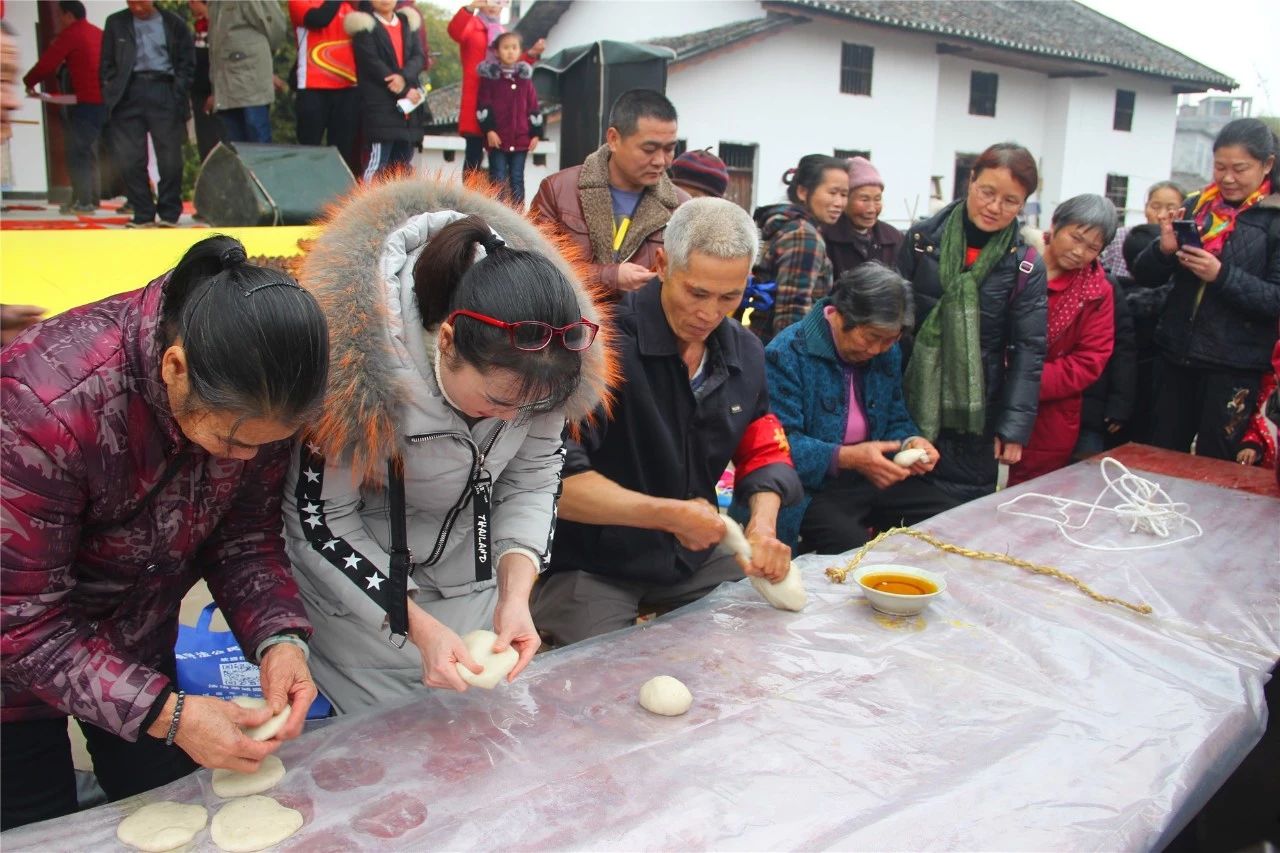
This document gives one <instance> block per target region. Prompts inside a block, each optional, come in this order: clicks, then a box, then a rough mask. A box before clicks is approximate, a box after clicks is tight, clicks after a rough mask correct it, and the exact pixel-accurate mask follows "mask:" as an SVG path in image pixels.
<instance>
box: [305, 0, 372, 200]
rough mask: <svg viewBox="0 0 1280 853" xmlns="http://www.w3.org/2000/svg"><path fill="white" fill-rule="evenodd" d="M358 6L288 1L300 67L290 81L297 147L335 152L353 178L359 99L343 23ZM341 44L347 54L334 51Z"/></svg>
mask: <svg viewBox="0 0 1280 853" xmlns="http://www.w3.org/2000/svg"><path fill="white" fill-rule="evenodd" d="M356 6H357V4H355V3H351V2H347V0H323V2H321V0H290V3H289V17H290V20H291V21H292V23H293V26H294V29H295V31H296V33H297V39H298V64H297V66H296V67H295V69H294V71H293V79H292V81H291V82H292V83H293V84H294V86H295V87H296V89H297V96H296V98H295V100H294V113H295V114H296V116H297V123H298V124H297V127H298V143H299V144H301V145H326V144H327V145H329V146H330V147H332V148H337V149H338V153H339V154H340V155H341V156H342V159H343V160H344V161H345V162H346V164H347V167H348V168H349V169H351V173H352V174H353V175H354V174H359V172H360V156H359V151H358V150H357V148H356V136H357V134H358V133H359V130H360V95H359V92H358V91H357V90H356V67H355V58H354V57H353V56H352V53H351V49H350V42H351V37H350V36H349V35H347V32H346V29H345V25H344V21H345V19H346V16H347V15H348V14H350V13H351V12H353V11H356ZM343 42H346V48H347V49H346V50H342V49H340V48H338V47H335V44H337V45H341V44H342V43H343ZM317 60H321V61H317ZM326 138H327V139H326Z"/></svg>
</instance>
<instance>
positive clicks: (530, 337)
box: [445, 310, 600, 352]
mask: <svg viewBox="0 0 1280 853" xmlns="http://www.w3.org/2000/svg"><path fill="white" fill-rule="evenodd" d="M460 316H461V317H470V318H471V319H472V320H479V321H480V322H481V323H484V324H485V325H487V326H493V327H494V328H497V329H506V331H507V334H508V335H509V336H510V338H511V346H513V347H515V348H516V349H518V350H523V351H524V352H538V351H539V350H544V349H546V348H547V346H548V345H550V343H551V339H552V338H557V337H558V338H560V343H561V345H563V346H564V348H565V349H567V350H569V351H570V352H580V351H582V350H584V349H586V348H587V347H589V346H591V343H592V342H593V341H594V340H595V339H596V332H598V331H600V327H599V326H597V325H596V324H595V323H592V322H591V321H590V320H588V319H587V318H585V317H584V318H582V319H581V320H579V321H578V322H576V323H570V324H569V325H567V326H560V327H559V328H557V327H555V326H552V325H550V324H549V323H542V322H539V321H537V320H521V321H519V322H517V323H508V322H505V321H503V320H497V319H495V318H493V317H489V316H487V315H485V314H478V313H476V312H475V311H461V310H459V311H454V312H453V313H452V314H450V315H449V316H448V318H447V319H446V320H445V322H446V323H448V324H449V325H451V326H452V325H454V320H456V319H457V318H458V317H460Z"/></svg>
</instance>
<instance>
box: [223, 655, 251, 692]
mask: <svg viewBox="0 0 1280 853" xmlns="http://www.w3.org/2000/svg"><path fill="white" fill-rule="evenodd" d="M218 670H219V672H221V674H222V686H223V687H259V686H261V685H260V682H259V680H258V668H257V667H256V666H254V665H253V664H251V663H246V662H245V661H238V662H236V663H220V664H218Z"/></svg>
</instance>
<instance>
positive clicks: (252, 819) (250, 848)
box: [209, 796, 303, 853]
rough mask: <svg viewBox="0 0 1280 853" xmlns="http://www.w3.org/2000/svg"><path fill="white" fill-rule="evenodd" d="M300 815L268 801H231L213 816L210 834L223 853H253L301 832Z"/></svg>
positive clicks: (267, 798)
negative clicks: (224, 852)
mask: <svg viewBox="0 0 1280 853" xmlns="http://www.w3.org/2000/svg"><path fill="white" fill-rule="evenodd" d="M302 824H303V819H302V812H300V811H298V810H297V809H291V808H287V807H285V806H282V805H280V804H279V803H277V802H276V801H275V800H273V799H271V798H270V797H260V796H253V797H244V798H243V799H239V800H232V801H231V802H229V803H227V804H226V805H225V806H223V807H222V808H221V809H220V810H219V811H218V813H217V814H216V815H214V816H213V821H212V823H210V824H209V834H210V835H211V836H213V843H214V844H216V845H218V847H219V848H220V849H222V850H225V851H226V853H255V851H258V850H265V849H266V848H268V847H271V846H273V845H276V844H279V843H280V842H281V841H284V840H285V839H286V838H288V837H289V836H290V835H293V834H294V833H295V832H297V831H298V830H299V829H302Z"/></svg>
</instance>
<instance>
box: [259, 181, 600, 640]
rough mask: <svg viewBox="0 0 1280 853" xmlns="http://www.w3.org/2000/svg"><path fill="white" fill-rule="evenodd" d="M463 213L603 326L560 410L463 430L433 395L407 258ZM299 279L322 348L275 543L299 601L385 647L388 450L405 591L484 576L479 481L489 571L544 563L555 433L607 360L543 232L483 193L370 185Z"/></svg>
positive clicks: (589, 405) (429, 340) (322, 239)
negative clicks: (287, 561) (485, 489)
mask: <svg viewBox="0 0 1280 853" xmlns="http://www.w3.org/2000/svg"><path fill="white" fill-rule="evenodd" d="M473 214H474V215H478V216H480V217H482V218H483V219H484V220H485V221H486V222H487V223H489V226H490V227H491V228H492V229H493V230H494V232H495V233H496V234H497V235H498V236H499V237H501V238H502V239H503V240H504V241H505V242H506V244H507V245H508V246H511V247H513V248H517V249H528V250H532V251H538V252H541V253H543V254H545V255H546V256H547V257H549V258H551V259H552V260H553V261H554V262H555V263H556V264H557V266H559V267H561V268H562V269H563V270H564V272H565V274H566V275H567V276H568V277H569V280H570V281H572V282H574V284H575V285H576V286H577V288H578V301H579V302H580V304H581V307H582V316H584V317H586V318H587V319H588V320H591V321H593V322H597V323H600V324H601V326H602V328H601V330H600V334H599V335H598V336H597V338H596V342H595V343H594V344H593V345H592V346H591V347H590V348H588V349H587V350H585V351H584V352H583V361H582V381H581V384H580V386H579V388H578V390H577V391H576V393H575V394H574V395H573V396H572V397H570V399H569V401H568V403H567V404H566V406H565V407H564V409H563V410H562V411H557V412H552V413H548V414H543V415H538V416H535V417H533V418H531V419H528V420H525V421H502V420H499V419H496V418H486V419H482V420H480V421H478V422H476V423H475V424H473V425H470V426H469V425H468V424H467V422H466V421H465V420H464V419H463V417H462V415H461V414H459V413H458V412H457V411H456V410H454V409H453V408H452V407H450V406H449V404H448V403H447V402H446V401H445V399H444V397H443V395H442V394H441V391H440V387H439V385H438V384H437V381H436V373H435V334H436V330H435V329H431V330H427V329H424V328H423V326H422V321H421V319H420V315H419V312H418V305H417V300H416V298H415V296H414V292H413V265H414V263H415V262H416V261H417V259H418V256H419V255H420V254H421V252H422V250H423V248H424V247H425V246H426V244H427V243H428V242H429V241H430V240H431V239H432V237H433V235H435V234H437V233H439V231H440V229H442V228H444V227H445V226H446V225H448V224H449V223H451V222H454V221H456V220H457V219H460V218H462V217H464V216H467V215H473ZM477 252H478V253H481V252H483V250H482V249H477ZM299 280H300V281H301V282H302V283H303V285H304V286H306V287H307V288H308V289H309V290H311V292H312V293H314V294H315V295H316V298H317V299H318V300H319V302H320V304H321V306H322V307H323V308H324V310H325V313H326V315H327V317H328V319H329V323H330V326H329V329H330V338H331V342H332V343H331V345H330V346H331V350H330V358H331V361H330V376H329V390H328V395H327V398H326V401H325V410H324V413H323V415H322V417H321V419H320V421H319V423H318V424H317V425H316V428H315V429H314V430H313V431H312V434H311V436H310V437H309V439H308V440H307V441H305V442H302V443H300V444H299V445H298V446H297V448H296V452H295V454H294V458H293V461H292V466H291V469H290V472H289V476H288V480H287V486H286V490H285V500H284V506H285V509H284V515H285V536H286V541H287V544H288V548H289V554H290V556H291V558H292V559H293V564H294V570H295V573H296V574H297V575H298V577H299V585H300V586H301V587H302V590H303V594H304V597H306V598H307V604H308V607H309V608H311V607H316V606H319V607H325V608H326V609H328V612H330V613H332V614H342V615H346V614H349V615H350V616H351V617H352V618H355V619H358V620H359V621H360V622H363V623H365V624H367V626H368V628H369V633H370V636H372V637H376V638H377V641H378V642H382V643H385V639H383V637H385V630H384V623H385V621H386V618H387V607H388V603H389V602H388V600H387V597H386V596H387V592H386V587H387V584H385V583H384V582H383V581H384V580H385V578H386V576H387V575H388V572H389V566H390V556H389V551H390V547H391V534H390V524H389V500H388V495H387V490H386V489H385V488H384V486H383V482H384V481H385V478H386V471H387V464H388V460H390V459H393V458H397V459H399V460H400V462H401V464H402V472H403V480H404V486H405V502H406V507H407V511H406V516H407V529H408V545H409V548H410V550H411V552H412V561H413V566H412V571H411V575H410V583H409V590H410V593H409V594H410V596H413V595H414V592H415V590H417V589H418V588H419V585H420V584H425V585H429V587H430V588H431V589H432V590H438V591H439V593H440V594H441V595H442V596H443V597H444V598H453V597H457V596H465V595H468V594H470V593H472V592H478V591H481V590H484V589H486V588H488V587H491V586H493V585H494V580H492V579H478V572H477V558H476V555H477V549H476V535H475V530H474V521H473V511H472V505H473V501H472V494H473V489H474V487H475V485H476V484H477V483H478V482H479V481H480V480H481V479H482V478H485V477H487V478H489V479H490V480H491V481H492V497H491V505H492V508H491V513H490V517H489V523H490V531H489V541H490V542H491V543H492V553H491V565H494V566H496V565H497V564H498V562H499V561H500V560H501V557H502V555H503V554H504V553H506V552H508V551H511V550H513V549H520V550H524V551H528V552H531V553H532V554H533V555H535V556H536V557H537V558H538V560H539V562H540V563H542V564H544V565H545V561H546V559H547V556H548V553H549V550H550V540H551V536H552V533H553V530H554V526H555V517H556V501H557V498H558V496H559V493H560V469H561V465H562V464H563V460H564V450H563V443H562V440H561V433H562V430H563V428H564V425H565V422H566V419H567V420H568V421H569V422H571V423H576V422H578V421H581V420H583V419H585V418H587V417H589V416H590V415H591V413H592V412H593V410H595V408H596V407H597V406H598V405H601V404H602V402H603V401H604V400H605V399H606V398H607V396H608V391H607V388H608V384H609V382H610V370H611V368H610V364H611V357H610V356H609V344H608V333H607V326H606V325H605V323H606V318H605V317H604V316H602V314H601V311H600V310H598V308H597V306H596V304H595V302H594V301H593V299H592V297H591V294H590V293H589V292H588V290H587V288H586V287H584V286H582V285H581V284H580V282H581V278H580V275H579V274H578V272H577V271H576V270H575V269H573V268H572V267H570V266H569V264H568V263H567V262H566V261H565V260H564V259H563V256H562V254H561V251H560V249H559V248H558V246H557V244H556V243H555V242H554V241H553V239H552V238H548V237H547V236H545V235H544V234H543V233H542V232H541V231H539V230H538V229H537V228H536V227H534V226H533V225H531V224H529V223H528V222H527V221H526V220H525V219H523V218H522V217H521V216H520V215H519V214H518V213H517V212H515V211H514V210H512V209H511V208H509V207H507V206H506V205H503V204H501V203H500V202H498V201H495V200H493V199H491V198H489V197H488V196H485V195H483V194H480V193H477V192H474V191H471V190H467V189H464V188H462V187H461V186H459V185H457V184H451V183H441V182H436V181H431V180H423V179H421V178H408V179H403V180H397V181H391V182H387V183H383V184H379V185H376V186H374V187H372V188H371V189H369V190H366V191H364V192H363V193H361V194H359V195H357V196H355V197H354V199H352V200H351V201H350V202H348V203H347V204H346V205H345V206H344V207H343V208H342V209H341V210H339V211H338V212H337V214H336V215H335V216H334V217H333V219H332V220H331V221H330V222H329V223H328V224H327V226H326V227H325V229H324V231H323V233H322V234H321V235H320V236H319V237H318V238H317V239H316V241H315V243H314V245H313V247H312V249H311V251H310V252H309V254H308V255H307V257H306V258H305V260H304V261H303V265H302V269H301V274H300V276H299ZM380 578H381V579H380ZM313 597H318V598H319V599H320V600H319V601H317V600H313ZM379 632H381V633H382V636H379Z"/></svg>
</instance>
